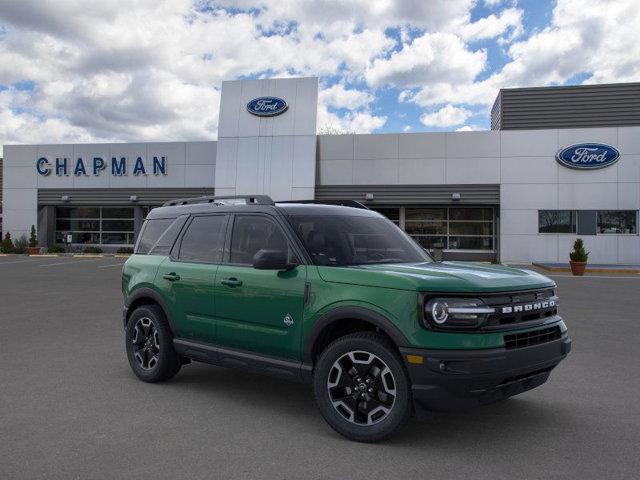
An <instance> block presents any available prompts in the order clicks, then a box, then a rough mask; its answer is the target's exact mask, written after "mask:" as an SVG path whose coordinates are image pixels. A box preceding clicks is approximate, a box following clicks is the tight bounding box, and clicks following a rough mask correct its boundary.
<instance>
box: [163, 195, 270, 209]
mask: <svg viewBox="0 0 640 480" xmlns="http://www.w3.org/2000/svg"><path fill="white" fill-rule="evenodd" d="M224 200H244V201H245V203H246V204H247V205H274V203H273V200H271V197H269V196H268V195H221V196H216V195H205V196H202V197H193V198H177V199H175V200H169V201H167V202H164V204H163V205H162V206H163V207H174V206H177V205H193V204H196V203H213V204H218V205H224Z"/></svg>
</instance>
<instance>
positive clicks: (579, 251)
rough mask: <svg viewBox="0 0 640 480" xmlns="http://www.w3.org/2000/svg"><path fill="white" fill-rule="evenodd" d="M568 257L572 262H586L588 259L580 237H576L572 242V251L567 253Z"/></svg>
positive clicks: (587, 253)
mask: <svg viewBox="0 0 640 480" xmlns="http://www.w3.org/2000/svg"><path fill="white" fill-rule="evenodd" d="M569 258H570V259H571V261H573V262H586V261H587V260H588V259H589V252H587V251H585V249H584V242H583V241H582V239H581V238H577V239H576V241H575V242H574V243H573V252H571V253H570V254H569Z"/></svg>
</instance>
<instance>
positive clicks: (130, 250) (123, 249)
mask: <svg viewBox="0 0 640 480" xmlns="http://www.w3.org/2000/svg"><path fill="white" fill-rule="evenodd" d="M116 253H125V254H127V253H133V248H131V247H120V248H119V249H118V250H116Z"/></svg>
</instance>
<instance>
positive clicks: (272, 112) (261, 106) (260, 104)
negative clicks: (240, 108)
mask: <svg viewBox="0 0 640 480" xmlns="http://www.w3.org/2000/svg"><path fill="white" fill-rule="evenodd" d="M287 108H289V105H287V102H285V101H284V100H283V99H281V98H278V97H259V98H254V99H253V100H251V101H250V102H249V103H247V111H248V112H249V113H250V114H252V115H257V116H258V117H275V116H276V115H280V114H281V113H284V112H285V111H286V110H287Z"/></svg>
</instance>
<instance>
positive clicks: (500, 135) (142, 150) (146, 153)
mask: <svg viewBox="0 0 640 480" xmlns="http://www.w3.org/2000/svg"><path fill="white" fill-rule="evenodd" d="M260 99H263V100H262V101H260ZM255 100H258V102H257V103H256V102H254V101H255ZM317 101H318V81H317V79H316V78H293V79H272V80H241V81H232V82H224V83H223V86H222V99H221V107H220V122H219V130H218V135H219V137H218V141H217V142H177V143H139V144H81V145H80V144H79V145H5V147H4V162H3V175H2V179H3V180H2V195H3V197H2V200H3V218H2V229H3V231H4V232H10V233H11V235H12V237H13V238H16V237H18V236H20V235H23V234H24V235H28V234H29V230H30V228H31V225H35V226H36V227H37V229H38V236H39V240H40V243H41V245H43V246H50V245H52V244H54V243H60V242H62V241H63V240H67V239H70V240H71V243H72V246H75V247H77V248H81V247H82V246H83V245H86V244H92V245H93V244H95V245H100V246H101V247H102V248H104V249H105V250H109V249H115V248H118V247H121V246H130V245H132V244H133V242H134V240H135V236H136V234H137V232H138V231H139V228H140V225H141V222H142V220H143V219H144V216H145V215H146V212H147V211H148V210H149V209H150V208H153V207H155V206H158V205H160V204H162V203H163V202H164V201H166V200H169V199H172V198H181V197H189V196H198V195H203V194H206V195H211V194H214V193H215V194H216V195H243V194H267V195H270V196H271V197H272V198H273V199H274V200H276V201H278V200H309V199H317V200H319V201H331V200H339V199H354V200H358V201H361V202H362V203H364V204H365V205H367V206H369V208H373V209H377V210H379V211H380V212H381V213H383V214H385V215H387V216H388V217H389V218H390V219H391V220H393V221H394V222H395V223H397V224H398V225H399V226H400V227H401V228H403V229H404V230H406V231H407V232H408V233H409V234H410V235H412V236H413V237H414V238H415V239H416V240H417V241H418V242H419V243H421V244H422V245H423V246H424V247H425V248H429V249H431V250H434V251H436V252H437V253H439V251H442V252H443V253H442V254H443V256H444V258H445V259H447V258H448V259H461V260H463V259H471V260H494V261H495V260H497V261H501V262H505V263H531V262H538V261H540V262H566V261H568V254H569V251H570V250H571V246H572V243H573V241H574V240H575V238H576V237H578V236H579V237H581V238H583V239H584V241H585V244H586V248H587V250H590V251H591V256H590V261H591V262H594V263H615V264H633V263H636V264H637V263H640V237H639V236H638V210H639V209H640V127H638V126H624V127H619V126H607V127H589V128H557V129H539V128H536V129H519V130H494V131H483V132H447V133H399V134H371V135H316V133H315V132H316V115H317ZM256 105H257V107H256ZM254 107H256V108H254ZM271 108H273V109H279V110H282V111H281V112H276V113H278V114H276V115H272V113H273V112H272V111H269V109H271ZM261 109H263V110H261ZM265 109H266V110H265ZM594 144H595V145H596V146H597V145H602V146H604V147H602V148H608V149H609V150H610V151H611V152H616V153H617V159H612V158H610V159H609V160H610V161H607V162H604V163H608V166H606V167H602V166H601V165H596V166H598V167H602V168H595V169H584V168H583V169H578V168H571V166H566V165H565V164H562V163H560V162H559V161H558V159H557V157H558V152H560V151H562V150H563V149H565V148H567V147H572V146H579V145H587V146H588V145H594ZM583 148H584V147H583ZM587 148H588V147H587ZM593 148H600V147H593ZM594 151H595V150H594ZM608 154H609V153H607V155H608ZM603 155H604V154H603ZM578 166H580V165H578ZM69 235H70V237H69Z"/></svg>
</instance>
